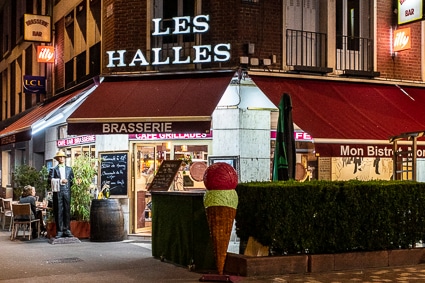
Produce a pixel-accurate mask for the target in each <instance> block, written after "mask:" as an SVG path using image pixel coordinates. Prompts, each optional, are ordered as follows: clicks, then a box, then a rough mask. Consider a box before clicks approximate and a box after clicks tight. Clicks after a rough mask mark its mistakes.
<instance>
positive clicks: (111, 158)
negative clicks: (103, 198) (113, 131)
mask: <svg viewBox="0 0 425 283" xmlns="http://www.w3.org/2000/svg"><path fill="white" fill-rule="evenodd" d="M127 168H128V154H127V153H126V152H108V153H100V188H103V185H104V184H109V190H110V195H111V196H112V195H127V185H128V184H127V179H128V175H127V172H128V169H127Z"/></svg>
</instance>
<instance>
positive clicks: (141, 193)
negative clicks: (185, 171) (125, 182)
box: [133, 143, 169, 233]
mask: <svg viewBox="0 0 425 283" xmlns="http://www.w3.org/2000/svg"><path fill="white" fill-rule="evenodd" d="M168 158H169V155H168ZM164 159H167V149H166V146H163V144H141V143H135V144H133V160H134V164H133V168H134V172H133V176H134V187H135V188H134V191H135V196H134V200H135V201H134V212H135V213H134V216H133V219H134V230H135V233H144V232H146V233H150V232H151V223H152V222H151V213H150V200H151V196H150V193H149V192H148V191H147V189H148V187H149V184H150V183H151V182H152V179H153V177H154V173H155V172H156V170H157V169H158V167H159V165H160V164H161V162H162V160H164Z"/></svg>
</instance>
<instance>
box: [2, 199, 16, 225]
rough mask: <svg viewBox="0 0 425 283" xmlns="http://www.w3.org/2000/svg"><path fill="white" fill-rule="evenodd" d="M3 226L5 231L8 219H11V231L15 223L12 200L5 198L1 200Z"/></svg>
mask: <svg viewBox="0 0 425 283" xmlns="http://www.w3.org/2000/svg"><path fill="white" fill-rule="evenodd" d="M0 204H1V225H2V229H3V230H4V226H5V225H6V217H9V231H10V228H11V227H12V222H13V212H12V199H11V198H7V199H6V198H3V199H1V203H0Z"/></svg>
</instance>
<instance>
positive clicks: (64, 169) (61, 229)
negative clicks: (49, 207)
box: [48, 151, 74, 238]
mask: <svg viewBox="0 0 425 283" xmlns="http://www.w3.org/2000/svg"><path fill="white" fill-rule="evenodd" d="M54 158H55V159H56V160H57V161H58V163H59V164H58V165H57V166H55V167H53V168H51V169H50V172H49V178H48V183H49V185H50V184H51V181H52V179H59V180H60V181H59V184H60V186H59V191H58V192H53V214H54V216H55V222H56V238H61V237H74V236H73V235H72V233H71V230H70V220H71V207H70V205H71V187H72V183H73V181H74V172H73V171H72V168H71V167H69V166H66V165H65V160H66V154H65V152H63V151H58V152H57V153H56V155H55V157H54Z"/></svg>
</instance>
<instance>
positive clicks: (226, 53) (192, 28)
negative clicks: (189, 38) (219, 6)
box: [106, 15, 230, 68]
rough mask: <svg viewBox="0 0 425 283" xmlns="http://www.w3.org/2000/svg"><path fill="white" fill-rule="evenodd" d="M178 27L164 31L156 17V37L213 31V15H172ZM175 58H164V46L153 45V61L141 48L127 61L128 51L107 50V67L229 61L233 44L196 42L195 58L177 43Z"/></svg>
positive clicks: (154, 24)
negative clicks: (197, 43) (183, 50)
mask: <svg viewBox="0 0 425 283" xmlns="http://www.w3.org/2000/svg"><path fill="white" fill-rule="evenodd" d="M172 20H173V22H174V27H173V28H170V27H167V28H166V29H165V30H161V22H162V19H161V18H156V19H152V21H153V26H154V31H153V32H152V36H167V35H179V34H191V33H192V34H197V33H198V34H200V33H205V32H207V31H208V30H209V28H210V25H209V20H210V16H209V15H198V16H196V17H194V18H193V19H191V17H190V16H184V17H174V18H172ZM172 49H173V56H172V58H170V57H167V58H163V59H162V61H161V58H160V57H161V56H160V53H161V51H162V48H152V59H151V62H149V61H148V60H147V59H146V57H145V54H144V53H143V51H142V50H140V49H137V51H136V52H135V54H134V55H133V57H132V59H131V61H129V62H126V61H125V59H124V55H125V53H126V52H127V50H113V51H106V53H107V54H108V65H107V66H106V67H107V68H114V67H127V66H129V67H134V66H149V65H152V66H156V65H169V64H172V65H175V64H190V63H193V64H201V63H210V62H225V61H228V60H230V43H220V44H217V45H215V46H211V45H208V44H207V45H194V46H192V49H193V53H194V56H193V58H191V57H190V56H187V57H186V58H182V57H181V54H180V52H181V51H182V49H183V47H182V46H173V47H172Z"/></svg>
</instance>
